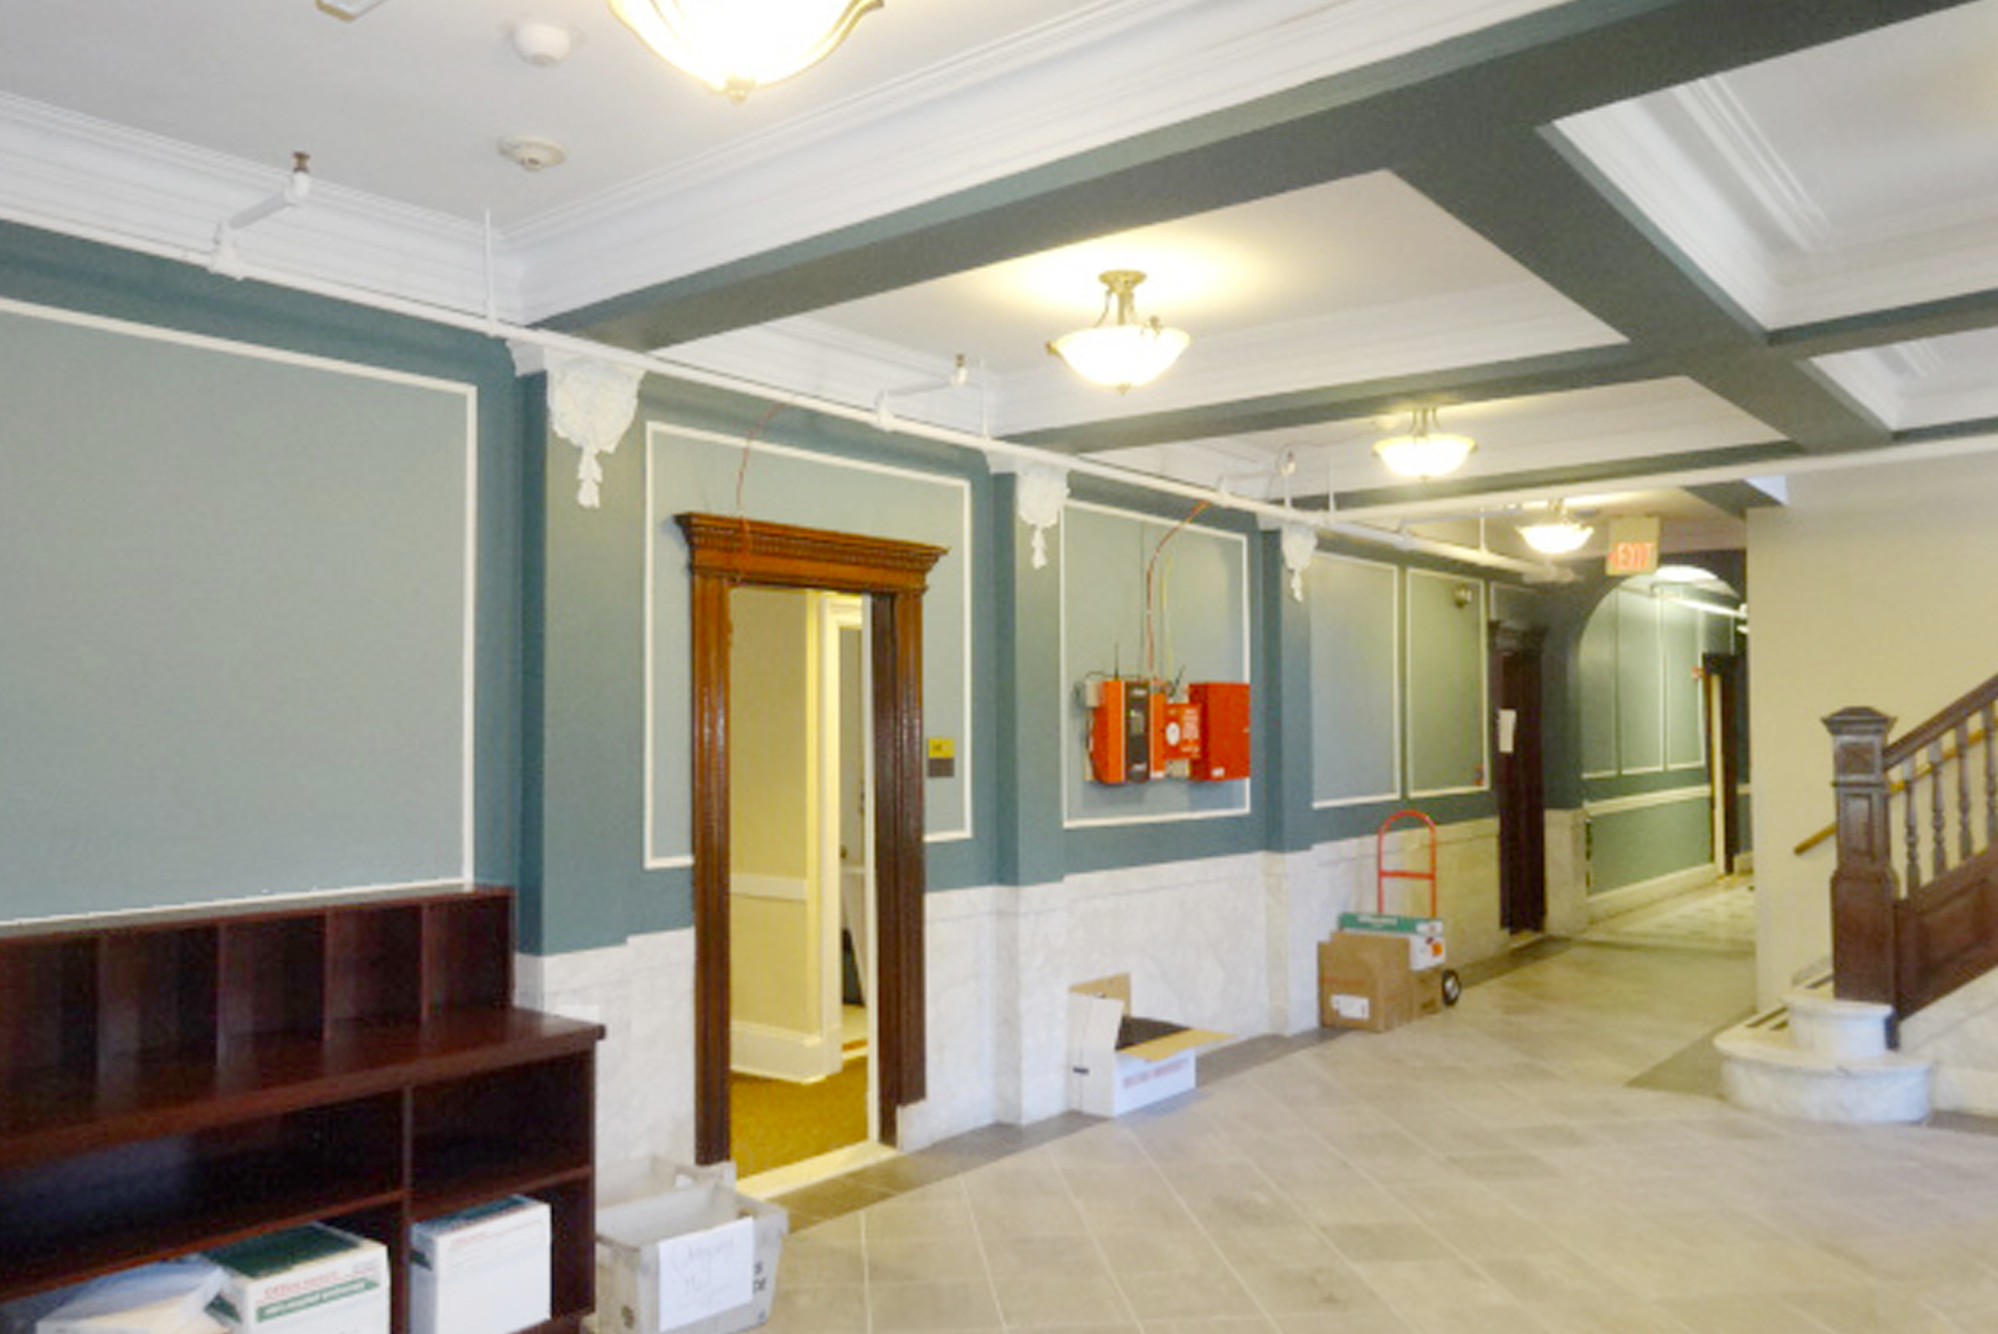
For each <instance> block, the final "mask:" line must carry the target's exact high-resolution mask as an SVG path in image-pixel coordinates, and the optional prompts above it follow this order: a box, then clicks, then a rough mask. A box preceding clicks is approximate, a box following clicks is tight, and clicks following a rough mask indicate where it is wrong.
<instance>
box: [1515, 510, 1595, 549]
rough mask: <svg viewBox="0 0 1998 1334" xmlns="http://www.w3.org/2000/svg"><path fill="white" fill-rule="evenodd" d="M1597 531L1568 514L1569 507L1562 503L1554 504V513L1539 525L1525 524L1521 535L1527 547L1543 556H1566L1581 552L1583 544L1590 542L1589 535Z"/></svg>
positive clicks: (1520, 528) (1522, 526)
mask: <svg viewBox="0 0 1998 1334" xmlns="http://www.w3.org/2000/svg"><path fill="white" fill-rule="evenodd" d="M1595 531H1596V530H1595V529H1593V528H1591V527H1589V526H1588V525H1587V524H1585V523H1581V522H1579V521H1577V520H1576V519H1575V518H1574V517H1573V516H1572V515H1570V514H1569V513H1568V507H1567V506H1565V505H1563V504H1562V503H1561V502H1560V501H1558V500H1557V501H1555V502H1554V512H1553V513H1552V514H1550V515H1548V517H1546V518H1545V519H1542V520H1541V521H1540V522H1538V523H1523V524H1521V525H1520V526H1519V535H1520V536H1521V537H1523V538H1525V539H1526V545H1528V546H1530V547H1532V548H1533V549H1534V550H1535V551H1537V552H1539V553H1540V554H1541V555H1543V556H1566V555H1568V554H1569V553H1570V552H1573V551H1579V550H1580V549H1581V546H1582V543H1584V542H1586V541H1588V540H1589V534H1591V533H1593V532H1595Z"/></svg>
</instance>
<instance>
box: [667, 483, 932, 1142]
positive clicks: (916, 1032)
mask: <svg viewBox="0 0 1998 1334" xmlns="http://www.w3.org/2000/svg"><path fill="white" fill-rule="evenodd" d="M676 517H677V521H678V523H679V525H680V530H681V531H682V532H683V533H685V534H686V538H687V547H688V568H689V570H690V572H691V574H692V576H693V586H694V588H693V593H694V595H693V619H694V624H693V669H694V763H693V782H694V792H693V807H694V1099H695V1100H694V1143H695V1155H696V1157H697V1158H698V1159H699V1160H700V1161H701V1162H702V1163H715V1162H720V1161H722V1160H724V1159H726V1158H727V1157H728V1156H729V1151H730V1143H729V758H728V735H729V729H728V721H729V718H728V709H729V698H728V696H729V689H728V668H729V638H730V633H729V611H728V595H729V591H730V590H731V589H733V588H738V587H742V586H745V585H756V586H760V587H769V588H800V589H829V590H831V591H833V592H838V593H858V594H861V595H863V596H865V597H866V598H867V599H868V602H869V607H870V610H871V612H872V613H873V614H872V616H871V618H870V623H871V626H872V629H871V635H870V644H869V653H870V655H871V658H872V661H873V669H874V698H873V710H874V728H873V730H874V802H873V808H874V851H875V869H874V877H875V902H876V905H877V906H876V910H875V918H876V921H875V932H876V962H875V969H876V995H875V997H874V1001H875V1007H876V1018H875V1025H876V1029H875V1031H876V1037H877V1040H878V1048H877V1051H876V1054H875V1058H874V1059H875V1062H876V1069H877V1076H876V1077H877V1080H878V1085H879V1090H880V1106H881V1135H882V1138H883V1139H884V1140H887V1141H889V1142H891V1143H892V1142H893V1141H894V1138H895V1112H896V1110H897V1109H898V1108H901V1107H903V1106H906V1105H908V1104H909V1103H913V1102H920V1101H921V1100H922V1099H923V1098H924V1097H925V1096H926V1093H927V1088H926V1081H927V1071H926V1066H925V1060H924V1055H925V1045H926V1043H927V1041H928V1035H927V1029H926V1027H925V1021H924V1013H923V996H924V980H923V884H924V868H923V776H924V760H923V591H924V589H925V588H926V587H927V586H928V579H929V572H930V569H931V567H932V566H934V565H935V564H936V563H937V561H938V559H940V558H941V557H942V556H943V554H944V548H942V547H932V546H923V545H920V544H918V543H914V542H896V541H890V540H888V539H885V538H874V537H860V536H856V535H853V534H848V533H835V532H826V531H823V530H820V529H816V528H794V527H791V526H788V525H785V524H772V523H758V522H756V521H754V520H748V519H730V518H722V517H719V516H716V515H711V514H681V515H678V516H676Z"/></svg>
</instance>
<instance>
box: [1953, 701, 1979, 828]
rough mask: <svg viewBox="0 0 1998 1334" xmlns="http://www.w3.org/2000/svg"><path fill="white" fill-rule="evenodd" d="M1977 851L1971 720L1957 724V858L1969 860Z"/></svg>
mask: <svg viewBox="0 0 1998 1334" xmlns="http://www.w3.org/2000/svg"><path fill="white" fill-rule="evenodd" d="M1975 852H1976V849H1975V847H1973V846H1972V843H1971V837H1970V720H1969V719H1968V718H1966V719H1964V720H1963V721H1962V722H1959V723H1958V724H1957V725H1956V859H1957V861H1959V862H1967V861H1969V860H1970V858H1971V856H1972V855H1973V854H1974V853H1975Z"/></svg>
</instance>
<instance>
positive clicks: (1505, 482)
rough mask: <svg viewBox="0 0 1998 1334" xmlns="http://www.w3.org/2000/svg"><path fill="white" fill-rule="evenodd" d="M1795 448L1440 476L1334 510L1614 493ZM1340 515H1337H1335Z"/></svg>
mask: <svg viewBox="0 0 1998 1334" xmlns="http://www.w3.org/2000/svg"><path fill="white" fill-rule="evenodd" d="M1797 452H1798V451H1797V447H1796V446H1795V445H1791V444H1787V443H1784V444H1768V445H1740V446H1736V447H1734V448H1729V449H1700V450H1692V451H1689V452H1687V453H1684V454H1654V455H1650V456H1647V457H1645V458H1635V459H1605V460H1602V461H1600V462H1596V463H1589V464H1585V465H1581V466H1577V467H1569V468H1561V469H1554V468H1542V469H1536V470H1533V471H1528V472H1511V473H1499V474H1496V475H1491V476H1480V477H1458V478H1440V479H1438V480H1435V481H1430V482H1423V483H1421V484H1420V485H1414V484H1411V485H1408V486H1383V487H1373V488H1369V489H1366V490H1358V491H1341V492H1339V494H1338V498H1337V501H1336V504H1335V506H1334V508H1335V510H1337V511H1344V510H1357V509H1376V508H1393V507H1395V506H1398V505H1410V504H1414V503H1417V502H1429V501H1436V500H1449V499H1452V498H1453V497H1458V496H1461V497H1463V498H1464V500H1465V501H1466V503H1467V505H1468V506H1469V507H1470V508H1474V509H1475V508H1476V507H1477V501H1478V500H1479V498H1480V497H1484V496H1496V495H1505V494H1508V493H1511V492H1515V491H1546V492H1548V493H1549V494H1552V493H1554V492H1557V491H1572V490H1573V489H1574V488H1575V487H1577V486H1589V487H1594V488H1606V489H1611V490H1614V489H1615V484H1616V483H1617V482H1619V481H1624V480H1629V479H1635V478H1642V479H1644V480H1645V481H1646V482H1647V483H1653V484H1655V481H1656V479H1658V478H1660V477H1664V476H1668V475H1670V474H1672V473H1683V474H1685V475H1687V476H1692V475H1694V474H1697V473H1701V472H1705V471H1707V470H1708V469H1712V468H1732V467H1737V466H1739V465H1741V464H1744V463H1760V462H1763V461H1764V460H1770V459H1787V458H1795V457H1796V456H1797ZM1335 517H1336V515H1335Z"/></svg>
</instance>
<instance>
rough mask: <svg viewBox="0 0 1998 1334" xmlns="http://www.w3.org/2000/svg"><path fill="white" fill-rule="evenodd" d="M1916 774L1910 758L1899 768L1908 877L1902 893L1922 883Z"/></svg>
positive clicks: (1915, 766) (1914, 764) (1912, 759)
mask: <svg viewBox="0 0 1998 1334" xmlns="http://www.w3.org/2000/svg"><path fill="white" fill-rule="evenodd" d="M1916 773H1917V765H1916V763H1915V760H1914V758H1913V757H1912V756H1910V757H1909V759H1908V760H1907V762H1906V763H1905V764H1903V765H1902V766H1901V801H1902V806H1901V820H1902V824H1903V826H1904V828H1905V829H1906V831H1907V842H1908V875H1907V883H1906V884H1905V885H1903V886H1902V887H1901V888H1902V892H1903V893H1908V892H1912V891H1913V890H1914V888H1915V886H1917V885H1919V884H1921V883H1922V836H1921V833H1920V829H1919V826H1918V825H1917V823H1916V820H1915V807H1916V806H1917V805H1918V804H1920V803H1918V802H1917V801H1916V800H1915V797H1916V795H1917V794H1918V793H1919V792H1920V791H1921V789H1919V788H1917V787H1916V786H1915V777H1916Z"/></svg>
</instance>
